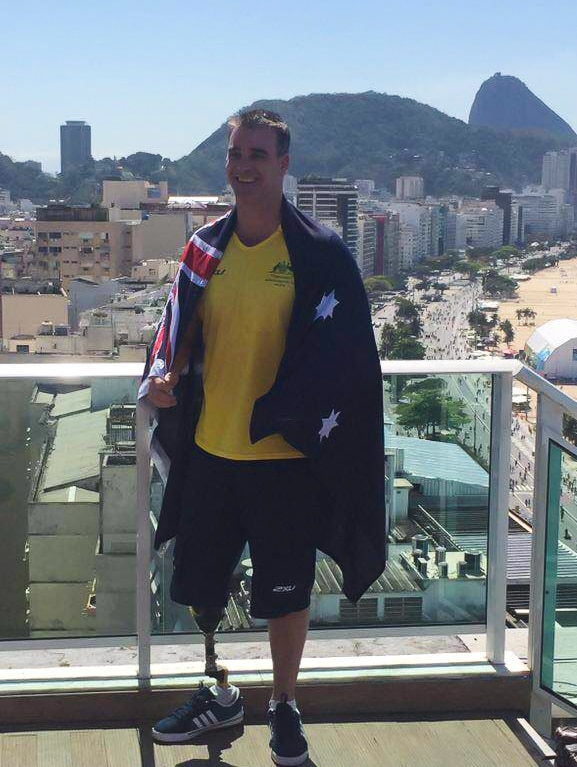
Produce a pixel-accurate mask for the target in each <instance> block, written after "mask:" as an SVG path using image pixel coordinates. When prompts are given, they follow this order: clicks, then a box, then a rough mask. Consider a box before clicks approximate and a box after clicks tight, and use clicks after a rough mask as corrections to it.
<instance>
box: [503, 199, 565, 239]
mask: <svg viewBox="0 0 577 767" xmlns="http://www.w3.org/2000/svg"><path fill="white" fill-rule="evenodd" d="M513 202H515V203H517V204H518V205H520V206H521V207H522V208H523V221H524V225H525V230H526V232H527V235H528V236H529V237H530V236H531V235H537V234H539V235H544V236H547V237H550V238H552V239H555V238H557V237H563V236H565V235H566V234H567V233H568V231H570V229H571V228H572V224H573V222H572V220H571V213H570V211H569V210H568V209H569V208H570V207H571V206H570V205H568V204H567V203H566V202H565V191H564V190H555V189H553V190H550V192H549V194H542V193H538V192H536V193H528V194H522V195H516V196H515V197H514V198H513Z"/></svg>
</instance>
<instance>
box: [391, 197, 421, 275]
mask: <svg viewBox="0 0 577 767" xmlns="http://www.w3.org/2000/svg"><path fill="white" fill-rule="evenodd" d="M386 205H387V208H389V210H392V211H394V212H395V213H398V214H399V220H400V222H401V229H402V230H410V231H411V233H412V236H411V237H409V236H408V234H404V235H402V238H401V239H402V243H403V244H402V248H401V250H402V258H401V269H410V268H411V267H412V266H413V265H414V264H416V263H417V262H418V261H422V260H423V259H424V258H427V257H428V256H430V255H431V238H432V215H431V206H429V205H424V204H422V203H419V202H398V201H394V200H392V201H391V202H388V203H386Z"/></svg>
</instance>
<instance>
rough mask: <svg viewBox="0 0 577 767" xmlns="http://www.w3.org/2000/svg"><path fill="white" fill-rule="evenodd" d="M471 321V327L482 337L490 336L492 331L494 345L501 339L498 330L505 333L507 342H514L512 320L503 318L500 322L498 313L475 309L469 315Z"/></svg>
mask: <svg viewBox="0 0 577 767" xmlns="http://www.w3.org/2000/svg"><path fill="white" fill-rule="evenodd" d="M467 319H468V321H469V327H470V328H471V329H472V330H474V331H475V334H476V335H477V336H478V337H480V338H488V337H489V336H490V335H491V333H492V334H493V335H492V340H493V342H494V345H495V346H497V344H498V343H500V341H501V337H500V336H499V333H498V332H497V331H498V330H500V331H501V333H502V334H503V340H504V341H505V343H506V344H510V343H512V342H513V340H514V338H515V330H514V329H513V325H512V323H511V320H502V322H499V316H498V315H497V314H491V315H489V314H487V313H486V312H484V311H483V310H482V309H473V311H472V312H469V314H468V315H467ZM495 336H496V337H495Z"/></svg>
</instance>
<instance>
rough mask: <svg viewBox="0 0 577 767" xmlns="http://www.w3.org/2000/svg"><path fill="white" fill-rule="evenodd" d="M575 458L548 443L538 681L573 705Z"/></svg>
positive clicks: (576, 698) (576, 681) (576, 659)
mask: <svg viewBox="0 0 577 767" xmlns="http://www.w3.org/2000/svg"><path fill="white" fill-rule="evenodd" d="M576 648H577V456H576V455H573V454H571V453H569V452H568V451H566V450H564V449H563V448H561V447H560V446H559V445H557V444H556V443H555V442H553V441H550V442H549V482H548V493H547V531H546V543H545V598H544V604H543V638H542V659H541V685H542V686H543V687H544V688H545V689H547V690H549V691H550V692H552V693H554V694H555V695H557V696H559V697H560V698H562V699H564V700H566V701H567V702H569V703H571V704H573V705H577V653H576Z"/></svg>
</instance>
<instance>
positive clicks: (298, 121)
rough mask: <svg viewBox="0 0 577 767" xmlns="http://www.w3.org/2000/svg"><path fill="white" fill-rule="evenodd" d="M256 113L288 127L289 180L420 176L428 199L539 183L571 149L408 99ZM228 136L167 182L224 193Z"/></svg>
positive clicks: (378, 97) (341, 97) (353, 96)
mask: <svg viewBox="0 0 577 767" xmlns="http://www.w3.org/2000/svg"><path fill="white" fill-rule="evenodd" d="M257 107H261V108H266V109H272V110H274V111H277V112H279V113H280V114H281V115H282V116H283V117H284V118H285V119H286V121H287V122H288V124H289V126H290V128H291V133H292V137H293V145H292V150H291V163H292V164H291V169H290V171H289V172H290V173H292V175H295V176H303V175H307V174H318V175H325V176H334V177H347V178H352V179H355V178H372V179H374V180H375V182H376V183H377V186H379V187H386V188H389V189H393V185H394V180H395V178H397V177H398V176H399V175H402V174H407V173H410V174H418V175H422V176H423V177H424V178H425V186H426V191H427V193H429V194H442V193H447V192H455V193H461V194H477V193H478V192H479V191H480V189H481V188H482V187H483V186H484V185H486V184H488V183H491V184H497V183H499V184H503V185H507V186H513V187H516V188H520V187H521V186H523V185H524V184H526V183H529V182H536V181H539V179H540V174H541V161H542V157H543V154H544V153H545V152H546V151H549V150H551V149H556V148H560V147H562V146H566V145H568V143H571V142H570V139H567V140H565V139H563V138H556V137H552V136H532V135H523V136H518V135H513V134H509V133H496V132H495V131H492V130H490V129H487V128H478V127H474V126H469V125H467V124H466V123H464V122H462V121H461V120H457V119H455V118H453V117H449V116H448V115H446V114H444V113H443V112H440V111H439V110H437V109H433V107H430V106H427V105H426V104H421V103H419V102H418V101H414V100H413V99H407V98H401V97H400V96H389V95H387V94H385V93H375V92H372V91H369V92H367V93H333V94H313V95H310V96H298V97H296V98H293V99H290V101H257V102H255V103H254V104H252V105H251V108H257ZM226 136H227V129H226V125H222V126H221V127H220V128H219V129H218V130H216V131H215V132H214V133H213V134H212V135H211V136H209V137H208V138H207V139H206V140H205V141H203V142H202V144H200V145H199V146H198V147H196V149H194V150H193V151H192V152H191V153H190V154H189V155H187V156H186V157H183V158H182V159H180V160H178V161H176V163H175V166H176V174H175V175H176V178H173V182H172V183H173V184H174V183H175V182H176V186H177V188H178V191H179V192H180V193H183V194H185V193H192V192H196V193H197V194H200V193H203V192H204V193H217V192H219V191H220V190H221V189H222V188H223V186H224V183H225V182H224V173H223V164H224V153H225V146H226ZM172 170H173V172H174V170H175V168H174V167H173V168H172Z"/></svg>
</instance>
